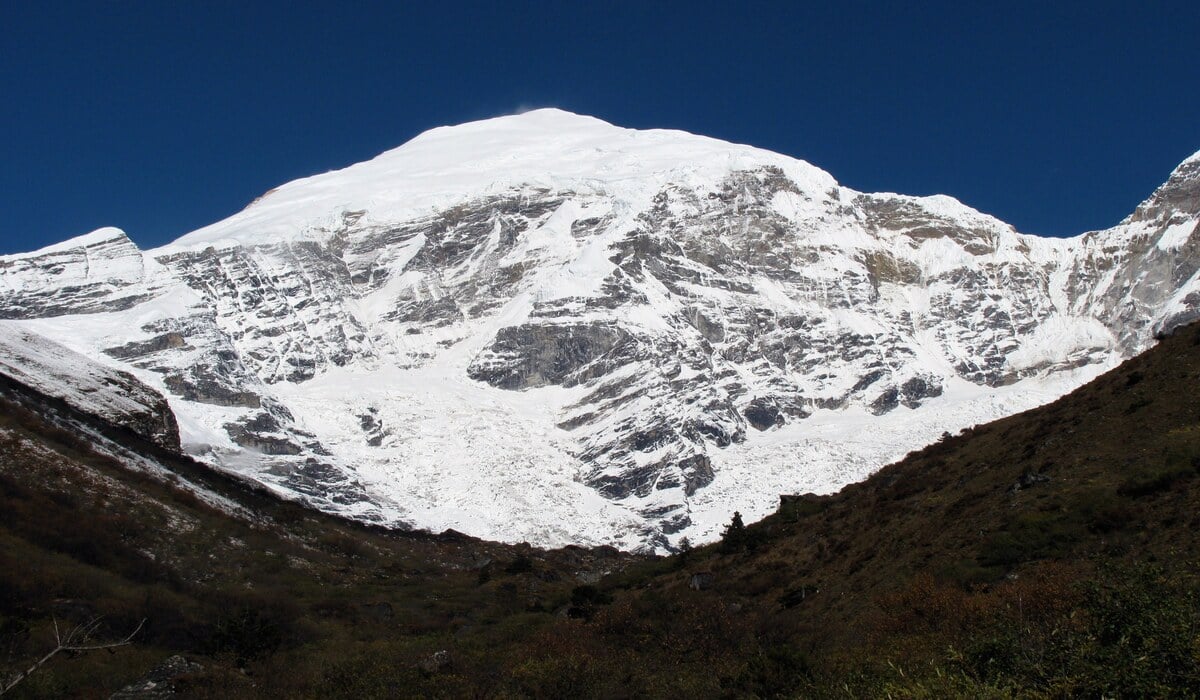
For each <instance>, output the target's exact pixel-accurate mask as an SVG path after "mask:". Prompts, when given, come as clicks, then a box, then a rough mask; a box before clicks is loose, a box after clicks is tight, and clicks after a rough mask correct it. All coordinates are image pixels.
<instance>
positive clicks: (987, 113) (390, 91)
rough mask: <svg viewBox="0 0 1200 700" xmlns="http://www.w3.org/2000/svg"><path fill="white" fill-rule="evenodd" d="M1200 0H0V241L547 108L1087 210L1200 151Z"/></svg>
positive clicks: (154, 238) (173, 229) (1015, 210)
mask: <svg viewBox="0 0 1200 700" xmlns="http://www.w3.org/2000/svg"><path fill="white" fill-rule="evenodd" d="M1198 37H1200V2H1195V1H1194V0H1193V2H1178V3H1174V2H1161V3H1133V2H1130V3H1127V4H1117V3H1106V2H1103V1H1097V2H1087V3H1067V2H1062V3H1059V2H1035V3H1032V2H1031V3H1023V2H992V3H976V2H967V1H964V0H958V1H956V2H947V3H909V2H900V1H899V0H894V1H893V2H878V3H865V2H861V3H860V2H852V1H845V0H832V1H826V2H819V3H818V2H790V1H788V2H747V1H745V0H743V1H740V2H712V3H709V2H703V1H701V0H693V1H692V2H655V1H652V0H641V1H638V2H588V1H585V0H579V1H578V2H577V1H575V0H556V1H554V2H489V3H459V2H452V1H449V0H444V1H441V2H400V1H397V2H372V3H357V2H349V1H346V0H343V1H341V2H326V3H310V2H303V1H302V0H291V1H290V2H279V3H271V2H266V1H265V0H253V1H252V2H247V1H246V0H238V1H236V2H222V1H218V0H205V1H203V2H187V1H185V0H154V1H147V2H136V1H133V0H120V1H117V0H93V1H92V2H87V3H78V4H76V3H71V2H56V1H54V0H39V1H36V2H34V1H30V2H24V1H23V0H0V134H2V136H0V166H2V167H0V253H3V252H14V251H19V250H30V249H33V248H37V247H40V246H42V245H46V244H49V243H52V242H56V241H58V240H62V239H64V238H67V237H70V236H74V235H78V234H81V233H86V232H88V231H90V230H92V229H95V228H99V227H101V226H106V225H112V226H119V227H121V228H123V229H125V230H126V231H127V232H128V233H129V235H130V236H131V237H132V238H133V239H134V240H135V241H136V242H137V243H138V244H139V245H141V246H143V247H150V246H154V245H158V244H161V243H165V242H167V241H169V240H171V239H174V238H175V237H177V236H179V235H182V234H183V233H186V232H188V231H190V230H192V229H195V228H198V227H200V226H202V225H204V224H207V223H211V222H213V221H216V220H219V219H221V218H224V217H226V216H228V215H230V214H232V213H234V212H236V211H238V210H239V209H241V208H242V207H243V206H245V205H246V204H247V203H248V202H250V201H251V200H252V199H254V198H255V197H256V196H258V195H259V194H261V193H262V192H264V191H266V190H268V189H270V188H271V187H274V186H276V185H279V184H281V183H283V182H286V181H288V180H292V179H295V178H297V177H303V176H306V175H311V174H314V173H318V172H323V171H326V170H331V169H335V168H339V167H343V166H346V165H349V164H351V163H354V162H357V161H360V160H364V159H367V158H370V157H372V156H374V155H375V154H377V153H379V152H381V151H384V150H387V149H389V148H393V147H395V146H397V145H399V144H401V143H403V142H404V141H407V140H408V139H410V138H412V137H413V136H415V135H416V134H418V133H420V132H421V131H424V130H425V129H428V128H431V127H434V126H439V125H443V124H453V123H460V122H464V121H471V120H474V119H480V118H485V117H489V116H495V115H499V114H504V113H511V112H514V111H517V110H520V109H523V108H529V107H540V106H556V107H561V108H563V109H567V110H571V111H574V112H580V113H585V114H591V115H594V116H597V117H600V118H601V119H604V120H606V121H610V122H613V123H615V124H619V125H622V126H631V127H666V128H678V129H684V130H687V131H692V132H696V133H701V134H705V135H709V136H714V137H718V138H722V139H726V140H730V141H736V142H742V143H750V144H753V145H756V146H761V147H764V148H768V149H771V150H774V151H779V152H781V153H785V154H788V155H792V156H796V157H799V158H803V159H805V160H808V161H810V162H811V163H813V164H814V165H817V166H819V167H821V168H823V169H825V170H827V171H829V172H830V173H831V174H832V175H833V176H834V177H835V178H837V179H838V180H839V181H840V182H842V183H843V184H845V185H847V186H849V187H853V188H855V189H859V190H864V191H894V192H903V193H906V194H933V193H946V194H950V195H953V196H955V197H957V198H959V199H961V200H963V201H964V202H966V203H967V204H970V205H971V206H974V207H976V208H978V209H981V210H983V211H985V212H988V213H990V214H994V215H996V216H998V217H1000V218H1001V219H1004V220H1005V221H1008V222H1010V223H1012V224H1014V225H1015V226H1016V227H1017V228H1018V230H1021V231H1024V232H1028V233H1039V234H1047V235H1073V234H1076V233H1080V232H1082V231H1085V230H1089V229H1096V228H1104V227H1107V226H1110V225H1112V224H1114V223H1116V222H1117V221H1119V220H1120V219H1121V218H1123V217H1124V216H1125V215H1126V214H1128V213H1129V212H1130V211H1131V210H1132V208H1133V207H1134V206H1135V205H1136V204H1137V203H1138V202H1139V201H1140V200H1142V199H1143V198H1144V197H1145V196H1146V195H1147V194H1149V192H1150V191H1151V190H1153V188H1154V187H1155V186H1157V185H1158V184H1160V183H1161V182H1162V181H1163V180H1164V179H1165V178H1166V176H1167V174H1168V173H1169V172H1170V170H1171V169H1172V168H1173V167H1174V166H1175V165H1177V164H1178V163H1179V162H1180V161H1182V160H1183V159H1184V158H1186V157H1187V156H1189V155H1191V154H1192V153H1194V152H1196V151H1197V150H1200V60H1198V59H1197V53H1196V52H1197V46H1198V45H1200V42H1198Z"/></svg>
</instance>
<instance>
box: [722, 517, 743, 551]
mask: <svg viewBox="0 0 1200 700" xmlns="http://www.w3.org/2000/svg"><path fill="white" fill-rule="evenodd" d="M746 544H747V538H746V524H745V523H743V522H742V514H741V513H739V512H738V511H736V510H735V511H733V520H731V521H729V524H728V525H726V526H725V532H723V533H722V534H721V550H722V551H724V552H740V551H742V550H743V549H745V548H746Z"/></svg>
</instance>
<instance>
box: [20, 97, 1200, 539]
mask: <svg viewBox="0 0 1200 700" xmlns="http://www.w3.org/2000/svg"><path fill="white" fill-rule="evenodd" d="M1197 165H1200V161H1197V160H1195V159H1192V160H1190V161H1188V162H1185V163H1184V164H1183V165H1181V166H1180V167H1179V168H1178V169H1176V171H1175V173H1174V174H1173V175H1172V177H1171V179H1170V180H1169V181H1168V182H1167V183H1166V184H1165V185H1164V186H1163V187H1162V188H1159V190H1158V191H1156V192H1155V194H1154V195H1153V196H1152V197H1151V198H1150V199H1149V200H1147V203H1146V204H1145V205H1144V206H1143V207H1141V208H1139V213H1138V214H1135V216H1134V217H1130V219H1128V220H1127V221H1126V222H1124V223H1122V224H1121V225H1119V226H1116V227H1114V228H1112V229H1110V230H1107V231H1100V232H1093V233H1090V234H1086V235H1083V236H1079V237H1077V238H1073V239H1065V240H1064V239H1042V238H1037V237H1033V236H1027V235H1023V234H1020V233H1018V232H1016V231H1015V230H1014V229H1013V228H1012V227H1011V226H1009V225H1007V224H1005V223H1004V222H1002V221H999V220H998V219H995V218H994V217H990V216H987V215H985V214H982V213H980V212H978V211H975V210H974V209H971V208H970V207H969V206H966V205H964V204H962V203H961V202H958V201H957V200H954V199H952V198H950V197H943V196H933V197H909V196H905V195H899V194H868V193H859V192H855V191H853V190H850V189H847V188H843V187H840V186H839V185H838V184H837V183H836V182H835V181H834V179H833V178H832V177H831V176H830V175H829V174H828V173H825V172H824V171H821V170H820V169H818V168H815V167H813V166H811V165H809V164H808V163H805V162H803V161H799V160H796V159H793V158H788V157H786V156H782V155H778V154H774V153H770V152H767V151H763V150H761V149H756V148H752V147H749V146H741V145H736V144H730V143H727V142H723V141H719V140H716V139H710V138H706V137H702V136H696V135H692V134H687V133H684V132H680V131H668V130H649V131H640V130H633V129H623V128H620V127H616V126H613V125H611V124H607V123H605V122H603V121H600V120H598V119H593V118H591V117H583V116H579V115H574V114H569V113H566V112H562V111H560V110H535V111H533V112H529V113H525V114H521V115H513V116H507V117H498V118H496V119H489V120H484V121H480V122H472V123H469V124H463V125H459V126H453V127H444V128H439V129H434V130H431V131H428V132H426V133H424V134H421V135H420V136H418V137H416V138H414V139H413V140H411V141H409V142H408V143H406V144H404V145H402V146H400V147H399V148H396V149H393V150H391V151H388V152H386V153H384V154H381V155H380V156H378V157H376V158H374V159H372V160H370V161H366V162H364V163H359V164H356V165H352V166H350V167H348V168H345V169H343V170H338V171H335V172H330V173H325V174H322V175H317V176H314V177H310V178H305V179H302V180H296V181H294V182H291V183H287V184H285V185H282V186H281V187H279V188H276V189H275V190H273V191H271V192H269V193H267V194H266V195H264V196H263V197H262V198H260V199H259V200H258V201H256V202H255V203H254V204H252V205H251V206H249V207H248V208H247V209H245V210H244V211H242V212H240V213H238V214H236V215H234V216H233V217H230V218H228V219H226V220H224V221H220V222H217V223H215V224H213V225H211V226H208V227H205V228H203V229H200V230H198V231H195V232H193V233H190V234H188V235H186V236H184V237H183V238H181V239H180V240H178V241H176V242H175V243H173V244H170V245H168V246H164V247H162V248H159V249H156V250H151V251H147V252H145V253H139V252H138V251H137V249H136V248H134V247H133V246H132V244H131V243H128V241H127V239H124V238H123V237H119V236H116V235H115V234H90V235H89V236H88V237H84V238H83V239H79V240H77V241H74V242H70V243H69V244H64V245H62V246H54V247H51V249H47V250H46V251H39V252H38V253H37V254H32V255H28V256H10V257H8V258H3V259H0V316H7V317H8V318H15V319H21V323H22V324H24V326H23V327H26V326H27V327H28V328H29V329H31V330H33V331H36V332H38V333H41V334H43V335H46V336H48V337H51V338H53V339H55V340H56V341H58V342H60V343H62V344H64V345H66V346H68V347H71V348H72V349H75V350H78V351H81V352H83V353H84V354H86V355H88V356H89V357H92V358H94V359H99V360H101V361H102V362H103V363H106V364H111V365H114V366H119V367H121V368H123V369H125V370H127V371H129V372H131V373H133V374H135V375H136V376H137V377H138V378H139V379H140V380H141V381H143V382H145V383H146V384H147V385H150V386H152V387H154V388H155V389H157V390H159V391H161V392H163V393H164V394H166V395H167V396H168V398H169V400H170V402H171V406H172V409H173V410H174V411H175V413H176V415H177V416H178V417H179V421H180V426H181V437H182V442H183V445H184V448H185V449H186V450H188V451H189V452H190V453H192V454H194V455H196V456H197V457H199V458H201V459H204V460H206V461H208V462H209V463H211V464H213V465H215V466H217V467H219V468H223V469H228V470H231V471H236V472H238V473H240V474H243V475H245V476H248V477H251V478H254V479H256V480H257V481H259V482H260V483H262V484H264V485H266V486H267V487H268V488H271V489H274V490H275V491H276V492H278V493H280V494H282V495H285V496H289V497H293V498H299V499H302V500H304V501H305V502H307V503H309V504H310V505H312V506H313V507H316V508H321V509H323V510H328V511H332V512H337V513H340V514H343V515H346V516H349V517H354V518H358V519H361V520H366V521H371V522H379V523H386V524H408V525H413V526H419V527H427V528H432V529H442V528H454V529H457V530H462V531H466V532H469V533H471V534H473V535H478V536H481V537H487V538H492V539H500V540H506V541H523V540H527V541H531V542H537V543H539V544H567V543H601V542H604V543H611V544H615V545H618V546H621V547H625V548H640V547H644V548H650V549H659V550H664V549H669V548H671V547H673V546H676V545H677V543H678V542H679V541H680V539H681V538H682V537H685V536H686V537H689V538H690V539H692V540H693V541H703V540H705V539H709V538H712V537H715V536H716V535H717V534H718V533H719V532H720V527H721V525H722V524H723V523H725V522H727V521H728V517H729V514H730V513H731V512H732V511H733V510H735V509H736V510H740V511H741V512H742V513H745V514H747V515H748V516H750V517H757V516H759V515H762V514H765V513H767V512H770V511H771V510H773V509H774V507H775V504H776V499H777V496H778V494H779V493H786V492H805V491H812V492H827V491H832V490H835V489H837V488H839V487H841V486H843V485H845V484H846V483H849V482H851V481H855V480H858V479H861V478H863V477H865V476H866V475H868V474H870V473H871V472H872V471H874V470H875V469H877V468H879V467H880V466H882V465H883V464H886V463H888V462H890V461H892V460H894V459H896V458H898V457H899V456H902V455H903V454H904V453H905V452H907V451H909V450H911V449H915V448H918V447H920V446H922V445H924V444H927V443H928V442H930V441H932V440H934V439H936V438H937V437H938V436H939V435H941V434H942V433H943V432H945V431H954V430H957V429H959V428H962V427H966V426H969V425H971V424H973V423H979V422H984V421H987V420H990V419H993V418H996V417H998V416H1001V415H1005V414H1008V413H1012V412H1015V411H1020V410H1024V409H1026V408H1030V407H1032V406H1034V405H1037V404H1039V403H1043V402H1045V401H1047V400H1050V399H1053V398H1055V397H1057V396H1058V395H1060V394H1061V393H1063V392H1065V391H1067V390H1070V389H1071V388H1073V387H1075V386H1078V385H1079V384H1080V383H1082V382H1084V381H1086V380H1087V379H1089V378H1091V377H1093V376H1095V375H1096V374H1098V373H1100V372H1102V371H1103V370H1105V369H1106V368H1108V367H1111V366H1112V365H1114V364H1115V363H1117V362H1119V361H1121V359H1122V358H1123V357H1126V356H1128V355H1130V354H1132V353H1135V352H1138V351H1140V350H1141V349H1144V348H1145V347H1147V346H1148V345H1149V344H1151V343H1153V342H1154V337H1155V335H1156V334H1158V333H1164V332H1169V331H1170V330H1171V329H1172V328H1174V327H1175V326H1177V325H1178V324H1180V323H1184V322H1186V321H1187V320H1188V319H1190V318H1194V317H1195V316H1196V315H1197V314H1198V313H1200V276H1198V274H1197V268H1198V266H1200V248H1198V246H1200V242H1198V241H1197V236H1196V235H1194V233H1195V219H1196V217H1195V215H1194V212H1195V206H1194V204H1195V202H1194V198H1195V182H1196V180H1197V175H1196V167H1195V166H1197Z"/></svg>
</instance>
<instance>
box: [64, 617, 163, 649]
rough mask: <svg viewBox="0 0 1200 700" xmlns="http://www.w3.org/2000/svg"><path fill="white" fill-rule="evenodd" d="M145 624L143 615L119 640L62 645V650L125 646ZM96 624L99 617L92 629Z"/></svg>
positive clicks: (131, 641)
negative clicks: (124, 636)
mask: <svg viewBox="0 0 1200 700" xmlns="http://www.w3.org/2000/svg"><path fill="white" fill-rule="evenodd" d="M145 624H146V618H144V617H143V618H142V621H141V622H139V623H138V626H137V627H136V628H135V629H134V630H133V631H132V632H130V633H129V636H128V637H126V638H124V639H122V640H120V641H116V642H109V643H107V644H92V645H88V646H81V645H78V644H71V645H68V646H64V647H63V651H94V650H96V649H112V648H114V647H123V646H127V645H129V644H132V643H133V638H134V637H136V636H137V633H138V632H141V631H142V626H143V625H145ZM97 625H99V618H97V619H96V623H95V624H94V625H93V626H92V629H93V630H94V629H95V627H96V626H97ZM87 636H88V635H85V636H84V640H86V639H87Z"/></svg>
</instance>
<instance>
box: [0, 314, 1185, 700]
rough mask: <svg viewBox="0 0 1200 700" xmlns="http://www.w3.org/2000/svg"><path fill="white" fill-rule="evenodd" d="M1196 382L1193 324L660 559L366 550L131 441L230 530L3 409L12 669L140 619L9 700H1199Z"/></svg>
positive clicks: (189, 502) (11, 393)
mask: <svg viewBox="0 0 1200 700" xmlns="http://www.w3.org/2000/svg"><path fill="white" fill-rule="evenodd" d="M1198 386H1200V327H1198V326H1191V327H1186V328H1184V329H1182V330H1180V331H1179V332H1177V333H1176V334H1174V335H1172V336H1171V337H1167V338H1165V339H1163V341H1162V342H1161V343H1160V344H1159V345H1158V346H1156V347H1155V348H1153V349H1152V350H1150V351H1149V352H1147V353H1145V354H1144V355H1141V356H1139V357H1137V358H1134V359H1132V360H1130V361H1127V362H1126V363H1125V364H1123V365H1121V366H1120V367H1118V368H1116V369H1115V370H1113V371H1111V372H1109V373H1108V374H1106V375H1104V376H1102V377H1101V378H1100V379H1098V380H1096V381H1095V382H1093V383H1091V384H1089V385H1087V386H1084V387H1083V388H1081V389H1079V390H1077V391H1075V392H1074V393H1072V394H1070V395H1068V396H1066V397H1064V398H1062V399H1061V400H1059V401H1057V402H1055V403H1053V404H1050V405H1048V406H1045V407H1043V408H1039V409H1036V410H1033V411H1029V412H1027V413H1024V414H1021V415H1017V416H1014V417H1011V418H1008V419H1005V420H1002V421H999V422H996V423H992V424H989V425H986V426H979V427H975V428H973V429H969V430H966V431H963V433H962V434H960V435H955V436H949V435H948V436H946V437H945V438H944V439H943V440H942V441H940V442H939V443H937V444H935V445H933V446H930V447H929V448H926V449H924V450H922V451H920V452H918V453H914V454H912V455H910V456H909V457H908V458H906V459H905V460H903V461H901V462H900V463H898V464H895V465H892V466H890V467H888V468H885V469H884V470H882V471H881V472H879V473H878V474H876V475H875V476H873V477H871V478H870V479H868V480H867V481H865V482H863V483H861V484H857V485H854V486H850V487H848V488H846V489H844V490H843V491H842V492H840V493H838V494H836V495H833V496H828V497H822V498H816V497H810V498H796V499H789V501H788V502H787V503H785V504H784V505H783V506H782V507H781V509H780V512H778V513H777V514H775V515H773V516H771V517H769V518H767V519H766V520H764V521H763V522H761V523H756V524H752V525H749V526H747V527H744V528H738V527H730V528H729V530H728V531H727V533H726V535H725V537H724V539H723V541H722V542H720V543H717V544H714V545H710V546H707V547H704V548H699V549H695V550H690V551H686V552H685V553H684V554H681V555H677V556H674V557H670V558H652V559H645V558H642V559H638V558H633V557H629V556H627V555H620V554H617V553H616V552H614V551H612V550H590V551H589V550H581V549H570V548H568V549H565V550H557V551H541V550H532V549H527V548H521V547H511V546H504V545H495V544H488V543H485V542H480V541H476V540H472V539H469V538H465V537H462V536H455V535H452V534H447V535H443V536H440V537H438V536H430V535H420V534H396V533H387V532H383V531H376V530H371V529H368V528H365V527H363V526H360V525H354V524H351V523H347V522H344V521H340V520H336V519H333V518H330V517H327V516H322V515H317V514H313V513H311V512H308V511H304V510H302V509H299V508H298V507H295V506H290V505H287V504H283V503H280V502H277V501H275V500H274V499H273V498H271V497H270V496H268V495H267V494H265V493H263V492H257V491H253V490H251V489H247V488H246V487H244V486H243V485H241V484H240V483H238V482H236V481H233V480H231V479H228V478H227V477H218V476H216V475H214V474H212V473H210V472H206V471H205V470H204V468H203V467H201V466H200V465H197V464H195V463H192V462H190V461H188V460H185V459H181V458H177V457H173V456H172V455H171V453H170V452H168V451H166V450H164V449H162V448H160V447H157V446H154V445H152V444H150V443H140V442H139V441H138V440H137V439H136V438H135V437H133V436H132V435H124V436H123V437H121V440H122V444H124V445H125V446H126V448H127V449H129V450H131V451H137V452H138V453H139V454H142V455H144V456H146V457H147V458H153V459H156V460H158V461H159V463H160V464H161V465H162V466H164V467H165V468H167V469H169V470H171V471H177V472H179V473H181V474H182V478H183V479H184V480H185V481H187V482H188V483H193V484H194V483H197V482H203V483H204V484H205V488H206V489H207V490H208V491H209V492H213V493H217V494H219V495H222V496H223V497H224V498H227V499H229V500H230V501H232V502H235V503H237V504H240V505H241V507H243V508H244V509H245V512H247V513H253V515H252V516H251V515H246V516H245V517H243V518H239V517H235V516H231V515H228V514H227V513H226V512H224V511H220V510H215V509H213V508H212V507H209V506H206V505H204V504H203V503H202V502H201V501H200V500H199V499H197V498H196V497H195V496H193V495H189V493H187V492H183V491H181V490H178V489H176V488H175V487H173V486H172V485H171V484H170V483H165V482H162V481H159V480H156V479H154V478H152V477H150V476H146V475H137V474H133V473H131V472H129V471H128V469H126V468H125V467H123V466H121V464H120V462H119V461H118V460H114V459H113V458H111V457H106V456H103V455H101V454H99V453H98V452H97V451H96V450H95V449H94V448H93V447H92V443H93V442H95V438H89V439H88V440H82V439H80V437H78V436H79V435H80V434H81V432H82V431H84V430H88V431H91V432H93V433H96V432H97V431H101V428H102V427H98V426H97V425H96V424H94V423H93V424H88V419H87V417H86V416H84V415H82V414H77V413H72V412H71V411H70V410H69V407H66V406H63V405H56V404H54V403H53V401H50V400H41V401H39V400H38V399H37V398H36V396H35V395H34V394H31V393H30V392H29V391H28V390H22V389H21V388H20V387H12V386H10V387H8V389H7V390H6V394H5V397H6V398H5V399H4V400H5V405H4V410H3V411H2V412H0V454H2V455H3V458H2V459H0V499H2V502H0V541H2V542H3V546H2V547H0V558H2V559H0V635H3V636H2V638H0V654H4V656H3V657H0V663H2V664H4V666H5V667H6V668H7V669H12V670H15V669H17V668H22V667H24V666H25V665H27V664H28V663H29V662H30V661H31V660H33V659H35V658H37V657H39V656H40V655H42V654H44V653H45V652H46V651H48V649H49V648H50V647H52V646H53V645H52V643H51V640H52V625H53V621H54V620H58V621H59V624H60V625H64V626H65V625H70V624H75V623H78V622H83V621H86V620H88V619H91V618H92V617H94V616H103V618H102V625H103V629H102V630H100V631H99V632H98V633H97V638H102V639H115V638H120V637H121V636H123V635H124V634H127V633H128V632H129V631H130V630H132V629H134V628H135V627H136V625H137V624H138V621H139V620H141V619H143V618H144V619H145V620H146V624H145V626H144V628H143V629H142V631H141V632H140V633H139V634H138V635H137V636H136V637H135V639H134V642H133V644H131V645H129V646H127V647H122V648H120V649H117V650H114V651H113V652H112V653H107V652H91V653H88V654H83V655H81V656H78V657H75V658H65V657H61V658H56V659H54V660H53V661H51V662H49V663H47V664H46V666H44V667H43V668H42V669H41V670H39V671H38V672H36V673H35V674H33V675H32V676H31V677H30V678H29V679H28V680H27V681H25V682H23V683H22V684H21V685H19V686H17V688H16V689H15V690H14V691H13V695H14V696H15V697H61V696H64V695H84V696H89V695H90V696H96V697H104V696H105V695H106V694H108V693H111V692H113V691H115V690H117V689H118V688H121V687H123V686H124V685H125V684H127V683H130V682H132V681H134V680H135V679H137V678H139V677H141V676H142V674H144V673H145V672H146V671H148V670H149V669H150V668H152V667H154V666H155V665H157V664H158V663H160V662H161V661H162V660H163V659H164V658H166V657H167V656H168V655H170V654H174V653H184V654H185V655H186V656H187V658H188V659H190V660H191V661H193V662H195V663H197V664H198V665H197V666H194V667H191V669H190V670H189V671H188V672H186V673H183V674H182V675H181V677H180V678H178V679H176V680H175V681H173V683H174V685H175V687H176V688H177V689H178V690H179V691H180V692H182V693H183V694H184V695H185V696H192V697H256V696H262V697H304V696H311V697H356V698H357V697H393V696H398V695H399V696H406V695H417V696H421V695H424V696H434V697H437V696H441V697H464V696H467V697H469V696H480V697H627V696H638V697H677V696H680V695H681V694H690V695H692V696H696V697H789V696H883V695H889V694H890V695H892V696H895V697H913V696H916V697H922V696H926V697H940V696H946V695H963V696H976V697H987V696H996V697H1006V696H1011V695H1036V696H1052V697H1053V696H1091V697H1099V696H1106V697H1113V696H1117V695H1124V696H1143V695H1149V696H1194V695H1195V694H1196V693H1200V670H1198V665H1197V660H1198V659H1200V584H1198V582H1197V580H1196V573H1195V572H1196V570H1197V566H1196V565H1197V563H1198V562H1200V556H1198V555H1200V540H1198V538H1197V535H1196V533H1197V532H1198V531H1200V509H1198V507H1197V506H1198V505H1200V503H1198V501H1200V402H1197V401H1196V399H1195V397H1196V395H1197V388H1198ZM31 397H32V398H31ZM114 430H115V429H111V428H110V429H108V431H107V432H106V433H104V435H102V436H101V437H104V436H107V438H109V439H115V437H120V436H117V433H116V432H114ZM206 475H207V476H206ZM604 572H609V575H608V576H606V577H604V578H603V579H600V578H599V577H600V574H601V573H604Z"/></svg>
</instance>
